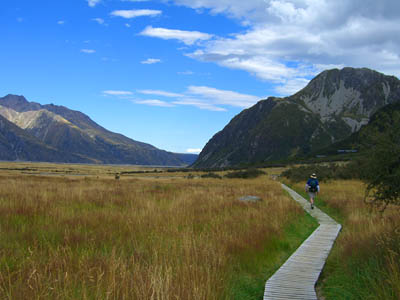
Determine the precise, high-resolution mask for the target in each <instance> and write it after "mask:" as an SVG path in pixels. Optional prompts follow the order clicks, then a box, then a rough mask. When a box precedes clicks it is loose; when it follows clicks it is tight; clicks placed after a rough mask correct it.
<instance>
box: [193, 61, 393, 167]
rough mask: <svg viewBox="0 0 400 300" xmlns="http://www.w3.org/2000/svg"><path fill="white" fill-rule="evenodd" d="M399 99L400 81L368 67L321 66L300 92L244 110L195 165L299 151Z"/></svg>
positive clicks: (346, 132)
mask: <svg viewBox="0 0 400 300" xmlns="http://www.w3.org/2000/svg"><path fill="white" fill-rule="evenodd" d="M398 101H400V81H399V80H398V79H397V78H396V77H393V76H386V75H384V74H381V73H378V72H376V71H373V70H369V69H354V68H344V69H342V70H338V69H334V70H328V71H324V72H322V73H321V74H319V75H318V76H317V77H315V78H314V79H313V80H311V82H310V83H309V84H308V85H307V86H306V87H305V88H304V89H302V90H301V91H299V92H298V93H296V94H294V95H292V96H290V97H286V98H274V97H271V98H268V99H267V100H261V101H259V102H258V103H257V104H256V105H254V106H253V107H251V108H249V109H246V110H244V111H242V112H241V113H240V114H239V115H237V116H236V117H235V118H233V119H232V120H231V121H230V123H229V124H228V125H227V126H226V127H225V128H224V129H223V130H222V131H220V132H218V133H217V134H216V135H214V137H213V138H212V139H211V140H210V141H209V142H208V143H207V145H206V146H205V147H204V149H203V151H202V152H201V153H200V155H199V158H198V160H197V161H196V162H195V164H194V166H195V167H202V168H203V167H225V166H235V165H240V164H254V163H262V162H268V161H276V160H281V159H287V158H290V157H295V156H303V155H307V154H309V153H312V152H315V151H317V150H318V149H323V148H326V147H327V146H329V145H331V144H332V143H335V142H337V141H341V140H343V139H345V138H347V137H349V136H350V135H351V134H352V133H354V132H357V131H358V130H359V129H360V128H361V126H363V125H365V124H368V122H369V120H370V117H371V116H372V115H373V114H374V113H375V112H376V111H377V110H378V109H380V108H382V107H384V106H386V105H388V104H390V103H395V102H398Z"/></svg>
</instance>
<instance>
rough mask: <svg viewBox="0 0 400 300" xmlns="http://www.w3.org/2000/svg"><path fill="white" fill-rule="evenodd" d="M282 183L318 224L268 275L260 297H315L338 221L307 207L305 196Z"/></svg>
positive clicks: (310, 299) (268, 299) (312, 299)
mask: <svg viewBox="0 0 400 300" xmlns="http://www.w3.org/2000/svg"><path fill="white" fill-rule="evenodd" d="M282 187H283V188H284V189H285V190H286V191H287V192H288V193H289V194H290V196H291V197H292V198H293V199H294V200H296V201H297V202H298V203H300V205H301V206H302V207H303V209H304V210H306V211H307V212H308V213H309V214H310V215H311V216H312V217H314V218H315V219H317V221H318V223H319V224H320V226H319V227H318V228H317V229H316V230H315V231H314V232H313V233H312V234H311V235H310V236H309V237H308V238H307V239H306V240H305V241H304V242H303V243H302V244H301V245H300V247H299V248H298V249H297V250H296V251H295V252H294V253H293V254H292V256H290V257H289V258H288V260H287V261H286V262H285V263H284V264H283V265H282V266H281V267H280V268H279V270H278V271H276V272H275V273H274V274H273V275H272V276H271V277H270V278H269V279H268V281H267V283H266V284H265V292H264V300H272V299H276V300H283V299H287V300H295V299H304V300H305V299H307V300H317V299H318V298H317V294H316V292H315V284H316V282H317V280H318V277H319V275H320V274H321V271H322V269H323V267H324V265H325V261H326V259H327V257H328V255H329V252H330V251H331V248H332V246H333V243H334V242H335V239H336V237H337V236H338V234H339V232H340V230H341V228H342V225H340V224H338V223H336V221H335V220H333V219H332V218H331V217H329V216H328V215H327V214H325V213H324V212H322V211H321V210H320V209H318V208H317V207H314V209H311V207H310V203H309V202H308V201H307V200H306V199H304V198H303V197H302V196H300V195H299V194H298V193H296V192H295V191H293V190H292V189H290V188H289V187H287V186H286V185H284V184H282Z"/></svg>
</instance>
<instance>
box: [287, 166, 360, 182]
mask: <svg viewBox="0 0 400 300" xmlns="http://www.w3.org/2000/svg"><path fill="white" fill-rule="evenodd" d="M359 164H360V163H359V162H358V161H354V162H350V163H348V164H345V165H338V164H334V163H331V164H328V165H318V164H312V165H306V166H301V167H297V168H296V167H294V168H290V169H288V170H286V171H284V172H282V176H284V177H286V178H288V179H289V180H291V181H294V182H300V181H305V180H307V179H308V178H309V176H310V175H311V174H312V173H316V174H317V176H318V179H319V180H320V181H327V180H330V179H359V178H360V177H361V174H360V168H359Z"/></svg>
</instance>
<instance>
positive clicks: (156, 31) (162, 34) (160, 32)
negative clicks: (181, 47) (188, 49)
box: [140, 26, 213, 45]
mask: <svg viewBox="0 0 400 300" xmlns="http://www.w3.org/2000/svg"><path fill="white" fill-rule="evenodd" d="M140 34H141V35H144V36H150V37H157V38H160V39H164V40H170V39H175V40H179V41H181V42H183V43H184V44H186V45H193V44H194V43H196V42H197V41H205V40H209V39H211V38H212V37H213V36H212V35H211V34H208V33H203V32H199V31H184V30H177V29H167V28H153V27H152V26H147V27H146V28H145V29H144V30H143V31H142V32H141V33H140Z"/></svg>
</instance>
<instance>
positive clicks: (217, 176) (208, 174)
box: [201, 172, 222, 179]
mask: <svg viewBox="0 0 400 300" xmlns="http://www.w3.org/2000/svg"><path fill="white" fill-rule="evenodd" d="M201 178H218V179H222V176H221V175H218V174H216V173H213V172H208V173H206V174H203V175H201Z"/></svg>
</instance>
